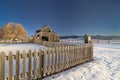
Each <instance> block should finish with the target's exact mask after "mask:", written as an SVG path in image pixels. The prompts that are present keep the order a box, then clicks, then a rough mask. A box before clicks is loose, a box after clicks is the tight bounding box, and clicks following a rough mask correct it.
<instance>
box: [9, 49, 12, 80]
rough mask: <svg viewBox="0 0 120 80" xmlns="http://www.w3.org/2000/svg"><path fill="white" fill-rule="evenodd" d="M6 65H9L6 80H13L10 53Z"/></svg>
mask: <svg viewBox="0 0 120 80" xmlns="http://www.w3.org/2000/svg"><path fill="white" fill-rule="evenodd" d="M8 63H9V67H8V70H9V71H8V80H13V79H12V76H13V54H12V52H11V51H10V52H9V54H8Z"/></svg>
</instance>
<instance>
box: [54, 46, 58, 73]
mask: <svg viewBox="0 0 120 80" xmlns="http://www.w3.org/2000/svg"><path fill="white" fill-rule="evenodd" d="M55 49H56V64H55V65H56V72H58V57H59V56H58V47H56V48H55Z"/></svg>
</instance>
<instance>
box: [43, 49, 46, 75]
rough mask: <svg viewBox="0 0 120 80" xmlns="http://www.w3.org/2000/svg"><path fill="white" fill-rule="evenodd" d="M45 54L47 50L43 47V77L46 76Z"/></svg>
mask: <svg viewBox="0 0 120 80" xmlns="http://www.w3.org/2000/svg"><path fill="white" fill-rule="evenodd" d="M46 54H47V51H46V49H44V53H43V56H44V59H43V60H44V61H43V77H45V76H46V71H47V70H46V69H47V67H46Z"/></svg>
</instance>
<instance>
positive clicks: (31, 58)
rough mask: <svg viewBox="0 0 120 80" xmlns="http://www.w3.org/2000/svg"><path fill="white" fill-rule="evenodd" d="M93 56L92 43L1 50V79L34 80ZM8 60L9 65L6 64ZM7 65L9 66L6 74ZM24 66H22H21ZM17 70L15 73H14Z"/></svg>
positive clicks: (85, 60)
mask: <svg viewBox="0 0 120 80" xmlns="http://www.w3.org/2000/svg"><path fill="white" fill-rule="evenodd" d="M92 57H93V45H92V44H79V45H66V46H57V47H53V48H48V49H44V50H41V49H40V50H39V51H36V50H35V51H34V52H33V51H31V50H29V52H28V53H26V51H23V52H22V53H21V52H19V51H17V52H16V54H14V53H12V52H9V54H8V55H6V54H5V53H4V52H0V80H32V79H33V80H34V79H37V78H43V77H46V76H48V75H51V74H54V73H58V72H61V71H64V70H66V69H68V68H71V67H73V66H76V65H78V64H81V63H84V62H87V61H89V60H91V59H92ZM6 62H8V65H6ZM5 66H8V75H6V70H5ZM20 66H22V68H20ZM14 71H15V74H14Z"/></svg>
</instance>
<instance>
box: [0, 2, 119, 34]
mask: <svg viewBox="0 0 120 80" xmlns="http://www.w3.org/2000/svg"><path fill="white" fill-rule="evenodd" d="M8 22H15V23H21V24H22V25H23V26H24V28H25V29H26V30H27V31H28V35H29V36H30V35H34V34H35V31H36V30H37V29H39V28H41V27H42V26H44V25H46V24H48V25H49V26H50V27H51V28H52V29H53V30H54V31H55V32H57V33H59V34H60V35H83V34H85V33H89V34H92V35H98V34H102V35H120V0H0V27H2V26H3V25H4V24H6V23H8Z"/></svg>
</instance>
